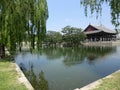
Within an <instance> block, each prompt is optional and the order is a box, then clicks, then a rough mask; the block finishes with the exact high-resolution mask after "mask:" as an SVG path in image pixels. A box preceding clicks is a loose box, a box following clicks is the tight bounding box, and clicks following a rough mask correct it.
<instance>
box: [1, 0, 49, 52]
mask: <svg viewBox="0 0 120 90" xmlns="http://www.w3.org/2000/svg"><path fill="white" fill-rule="evenodd" d="M47 18H48V8H47V2H46V0H12V1H10V0H0V45H4V46H5V47H7V48H9V49H10V51H15V49H16V45H18V46H19V47H21V42H23V41H25V40H27V41H29V42H30V43H31V47H32V48H34V38H35V37H34V29H35V30H36V33H37V45H38V47H39V46H40V44H41V42H42V41H43V39H44V37H45V33H46V20H47Z"/></svg>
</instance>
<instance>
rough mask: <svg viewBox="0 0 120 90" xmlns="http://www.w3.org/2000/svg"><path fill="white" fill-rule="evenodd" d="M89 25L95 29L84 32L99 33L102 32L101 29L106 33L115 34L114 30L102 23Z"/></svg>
mask: <svg viewBox="0 0 120 90" xmlns="http://www.w3.org/2000/svg"><path fill="white" fill-rule="evenodd" d="M90 26H92V27H94V28H96V29H97V30H95V31H90V32H85V34H93V33H99V32H102V31H103V32H106V33H111V34H116V31H113V30H110V29H108V28H106V27H104V26H103V25H101V26H95V25H90Z"/></svg>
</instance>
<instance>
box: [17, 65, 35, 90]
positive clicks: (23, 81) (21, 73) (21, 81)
mask: <svg viewBox="0 0 120 90" xmlns="http://www.w3.org/2000/svg"><path fill="white" fill-rule="evenodd" d="M15 65H16V70H17V72H18V75H19V78H18V80H19V82H20V83H23V84H24V85H25V86H26V87H27V88H28V90H34V88H33V87H32V85H31V84H30V82H29V81H28V80H27V78H26V77H25V75H24V73H23V72H22V71H21V69H20V68H19V66H18V65H17V64H16V63H15Z"/></svg>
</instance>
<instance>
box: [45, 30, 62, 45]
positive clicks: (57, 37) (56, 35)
mask: <svg viewBox="0 0 120 90" xmlns="http://www.w3.org/2000/svg"><path fill="white" fill-rule="evenodd" d="M61 41H62V34H61V33H60V32H56V31H47V33H46V38H45V43H46V44H47V45H48V46H55V47H56V46H57V43H58V44H60V43H61Z"/></svg>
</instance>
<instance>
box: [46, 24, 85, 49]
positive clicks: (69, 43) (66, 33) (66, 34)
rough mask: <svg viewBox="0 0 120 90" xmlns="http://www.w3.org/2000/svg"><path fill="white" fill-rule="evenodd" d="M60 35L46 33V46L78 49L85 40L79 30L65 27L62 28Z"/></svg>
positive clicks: (54, 32)
mask: <svg viewBox="0 0 120 90" xmlns="http://www.w3.org/2000/svg"><path fill="white" fill-rule="evenodd" d="M61 32H62V34H61V33H60V32H56V31H48V32H47V34H46V38H45V44H46V45H47V46H60V45H61V44H62V45H64V46H66V47H76V46H77V47H78V46H79V45H80V44H81V42H83V41H84V40H85V38H86V35H85V34H84V33H83V32H82V29H81V28H76V27H71V26H69V25H68V26H66V27H64V28H62V31H61Z"/></svg>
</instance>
